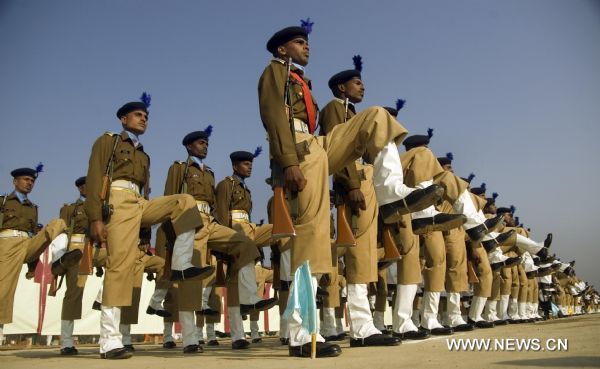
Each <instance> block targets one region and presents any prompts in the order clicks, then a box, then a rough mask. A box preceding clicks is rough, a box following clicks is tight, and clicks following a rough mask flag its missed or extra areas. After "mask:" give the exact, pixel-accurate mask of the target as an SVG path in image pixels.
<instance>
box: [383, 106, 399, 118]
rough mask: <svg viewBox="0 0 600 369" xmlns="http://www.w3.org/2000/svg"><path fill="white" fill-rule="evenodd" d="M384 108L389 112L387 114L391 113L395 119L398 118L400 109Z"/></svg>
mask: <svg viewBox="0 0 600 369" xmlns="http://www.w3.org/2000/svg"><path fill="white" fill-rule="evenodd" d="M383 108H384V109H385V110H387V112H388V113H390V114H391V115H392V116H393V117H397V116H398V109H396V108H392V107H391V106H384V107H383Z"/></svg>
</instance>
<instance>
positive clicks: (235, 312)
mask: <svg viewBox="0 0 600 369" xmlns="http://www.w3.org/2000/svg"><path fill="white" fill-rule="evenodd" d="M255 284H256V283H255ZM229 330H230V331H231V342H235V341H238V340H243V339H245V336H244V322H243V321H242V314H240V307H239V306H230V307H229Z"/></svg>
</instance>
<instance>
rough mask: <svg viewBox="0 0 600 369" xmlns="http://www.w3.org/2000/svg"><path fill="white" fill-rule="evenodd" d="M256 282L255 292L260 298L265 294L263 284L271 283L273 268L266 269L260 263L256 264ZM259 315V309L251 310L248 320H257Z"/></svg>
mask: <svg viewBox="0 0 600 369" xmlns="http://www.w3.org/2000/svg"><path fill="white" fill-rule="evenodd" d="M256 283H257V284H258V292H257V294H258V296H259V297H261V298H262V297H263V295H264V294H265V284H266V283H273V270H272V269H267V268H265V267H263V266H262V265H256ZM259 315H260V311H256V310H254V311H252V312H251V313H250V320H251V321H254V322H256V321H258V318H259Z"/></svg>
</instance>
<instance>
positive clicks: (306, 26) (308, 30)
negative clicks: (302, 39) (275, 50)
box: [300, 17, 315, 35]
mask: <svg viewBox="0 0 600 369" xmlns="http://www.w3.org/2000/svg"><path fill="white" fill-rule="evenodd" d="M313 24H315V22H311V21H310V17H308V18H306V20H304V19H300V27H302V28H304V29H305V30H306V33H308V34H309V35H310V33H311V32H312V27H313Z"/></svg>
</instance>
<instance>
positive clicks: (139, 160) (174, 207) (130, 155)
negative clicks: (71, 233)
mask: <svg viewBox="0 0 600 369" xmlns="http://www.w3.org/2000/svg"><path fill="white" fill-rule="evenodd" d="M117 137H118V139H117ZM115 139H117V141H116V142H117V146H116V150H115V154H114V161H113V164H114V167H113V175H112V181H113V183H112V184H111V189H110V198H109V199H110V200H109V203H110V205H111V206H112V208H113V214H112V215H111V217H110V220H109V222H108V224H107V225H106V226H107V232H108V239H107V255H108V256H107V260H106V273H105V276H104V288H103V296H102V303H103V304H104V305H105V306H116V307H121V306H130V305H131V304H132V296H133V289H134V284H135V278H134V276H135V274H134V270H135V266H136V263H137V261H138V259H139V249H138V247H137V246H138V244H139V240H140V236H143V237H148V238H149V232H150V226H151V225H153V224H158V223H163V222H166V221H168V220H170V223H171V225H172V228H173V230H174V232H175V234H176V235H177V234H180V233H183V232H186V231H189V230H192V229H195V228H197V227H199V226H200V225H201V223H200V221H199V212H198V208H197V207H196V204H195V202H194V200H193V198H192V197H190V196H189V195H173V196H164V197H159V198H156V199H153V200H148V190H149V188H148V184H149V170H150V158H149V157H148V155H147V154H146V153H145V152H144V151H143V147H142V146H141V145H139V146H138V147H135V146H134V143H133V142H132V141H131V139H130V138H129V136H128V134H127V132H125V131H123V132H121V134H120V135H115V134H104V135H102V136H100V137H99V138H98V139H97V140H96V142H95V143H94V146H93V147H92V153H91V155H90V162H89V167H88V173H87V178H86V186H87V192H88V193H87V195H88V197H87V198H86V201H85V211H86V214H87V216H88V219H89V221H90V223H91V222H94V221H97V220H102V202H101V200H100V192H101V188H102V176H103V175H104V172H105V170H106V168H107V165H108V163H109V160H110V157H111V151H112V148H113V145H114V143H115ZM116 181H122V182H121V183H123V182H124V183H128V186H129V188H122V187H117V185H116V184H117V183H118V182H116ZM136 186H137V188H144V191H143V196H142V195H141V194H140V193H139V192H138V191H137V188H136ZM138 230H139V231H140V233H139V234H138Z"/></svg>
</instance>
